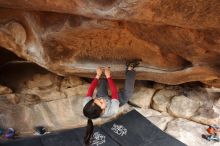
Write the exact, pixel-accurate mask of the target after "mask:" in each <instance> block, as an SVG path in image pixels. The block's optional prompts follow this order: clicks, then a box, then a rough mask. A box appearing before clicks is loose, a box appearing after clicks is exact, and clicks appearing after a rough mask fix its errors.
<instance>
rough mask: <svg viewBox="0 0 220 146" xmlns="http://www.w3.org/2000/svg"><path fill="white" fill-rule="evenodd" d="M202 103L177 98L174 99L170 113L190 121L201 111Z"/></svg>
mask: <svg viewBox="0 0 220 146" xmlns="http://www.w3.org/2000/svg"><path fill="white" fill-rule="evenodd" d="M199 107H200V103H199V102H198V101H194V100H192V99H189V98H187V97H185V96H183V95H182V96H175V97H173V98H172V100H171V103H170V106H169V107H168V112H169V113H170V114H171V115H173V116H175V117H181V118H185V119H188V118H190V117H192V116H193V115H194V114H195V113H196V111H197V110H198V109H199Z"/></svg>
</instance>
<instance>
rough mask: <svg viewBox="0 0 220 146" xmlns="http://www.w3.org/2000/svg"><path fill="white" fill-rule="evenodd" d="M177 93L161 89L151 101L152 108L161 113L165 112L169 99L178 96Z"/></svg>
mask: <svg viewBox="0 0 220 146" xmlns="http://www.w3.org/2000/svg"><path fill="white" fill-rule="evenodd" d="M178 94H179V91H177V90H171V89H169V90H168V89H162V90H159V91H158V92H156V94H155V95H154V96H153V99H152V108H153V109H155V110H158V111H161V112H166V111H167V108H168V107H169V105H170V101H171V99H172V98H173V97H174V96H176V95H178Z"/></svg>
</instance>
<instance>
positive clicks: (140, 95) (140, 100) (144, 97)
mask: <svg viewBox="0 0 220 146" xmlns="http://www.w3.org/2000/svg"><path fill="white" fill-rule="evenodd" d="M135 91H136V92H135V93H134V94H133V96H132V98H131V99H130V101H131V102H133V103H135V104H136V105H138V106H140V107H142V108H144V109H148V108H149V106H150V103H151V99H152V97H153V94H154V93H155V90H154V89H152V88H145V87H139V88H135Z"/></svg>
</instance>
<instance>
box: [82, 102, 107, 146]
mask: <svg viewBox="0 0 220 146" xmlns="http://www.w3.org/2000/svg"><path fill="white" fill-rule="evenodd" d="M105 107H106V102H105V100H104V99H102V98H96V99H92V100H90V101H89V102H88V103H87V104H86V105H85V106H84V108H83V114H84V116H86V117H87V118H88V122H87V128H86V134H85V137H84V142H85V145H89V144H90V138H91V136H92V133H93V123H92V119H96V118H98V117H100V116H101V114H102V113H103V112H104V110H105Z"/></svg>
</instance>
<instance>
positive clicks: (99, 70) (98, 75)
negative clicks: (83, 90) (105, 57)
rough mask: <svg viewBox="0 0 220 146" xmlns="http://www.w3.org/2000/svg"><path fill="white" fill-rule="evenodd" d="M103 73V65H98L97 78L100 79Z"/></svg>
mask: <svg viewBox="0 0 220 146" xmlns="http://www.w3.org/2000/svg"><path fill="white" fill-rule="evenodd" d="M101 75H102V68H101V67H98V68H97V69H96V78H97V79H99V78H100V77H101Z"/></svg>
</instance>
